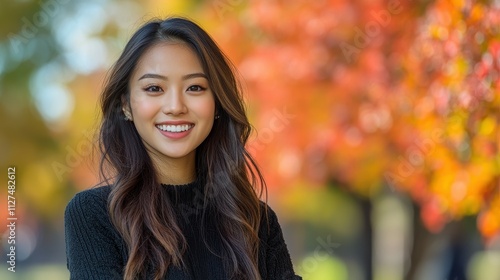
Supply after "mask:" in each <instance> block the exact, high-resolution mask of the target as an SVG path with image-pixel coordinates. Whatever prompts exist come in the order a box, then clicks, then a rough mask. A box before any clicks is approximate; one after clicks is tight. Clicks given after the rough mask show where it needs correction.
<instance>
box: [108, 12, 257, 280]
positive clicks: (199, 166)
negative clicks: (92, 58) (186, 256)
mask: <svg viewBox="0 0 500 280" xmlns="http://www.w3.org/2000/svg"><path fill="white" fill-rule="evenodd" d="M169 40H181V41H183V42H184V43H186V44H187V45H188V46H189V47H190V48H191V49H192V50H193V51H194V53H195V54H196V55H197V57H198V59H199V61H200V63H201V65H202V67H203V70H204V72H205V74H206V75H207V77H208V81H209V86H210V88H211V89H212V92H213V94H214V99H215V103H216V110H217V112H218V115H219V116H220V118H219V119H218V120H217V121H215V122H214V125H213V128H212V130H211V132H210V133H209V135H208V136H207V138H206V139H205V140H204V142H203V143H202V144H201V145H200V146H199V147H198V148H197V151H196V172H197V174H196V176H197V178H198V179H197V180H198V181H200V182H202V184H203V186H204V188H205V193H208V194H210V196H207V195H205V201H204V204H205V205H204V206H207V205H211V206H213V207H214V208H215V211H217V215H218V217H219V219H218V223H217V225H215V227H216V229H217V232H218V234H219V235H220V236H221V237H223V238H221V240H222V246H223V250H222V253H223V260H224V267H225V268H226V269H227V270H228V275H229V276H230V277H233V278H245V279H260V275H259V270H258V248H259V237H258V230H259V225H260V221H261V208H260V201H259V197H261V195H262V194H263V192H265V188H266V187H265V182H264V180H263V177H262V175H261V173H260V171H259V169H258V167H257V166H256V164H255V162H254V160H253V159H252V157H251V156H250V154H249V153H248V151H247V150H246V149H245V143H246V142H247V139H248V137H249V135H250V133H251V126H250V124H249V122H248V119H247V116H246V112H245V107H244V104H243V101H242V96H241V88H240V86H239V84H238V82H237V80H236V78H235V74H234V73H235V71H234V66H232V64H231V63H230V62H229V60H228V59H227V58H226V56H225V55H224V54H223V53H222V51H221V50H220V49H219V47H218V46H217V45H216V43H215V42H214V41H213V40H212V39H211V38H210V36H209V35H208V34H207V33H206V32H205V31H204V30H203V29H201V28H200V27H199V26H198V25H196V24H195V23H193V22H192V21H190V20H188V19H185V18H178V17H175V18H168V19H166V20H152V21H150V22H148V23H146V24H145V25H143V26H142V27H141V28H140V29H139V30H138V31H137V32H136V33H135V34H134V35H133V36H132V38H131V39H130V41H129V42H128V43H127V45H126V46H125V49H124V51H123V53H122V54H121V56H120V57H119V59H118V61H117V62H116V63H115V64H114V65H113V67H112V69H111V71H110V72H109V74H108V78H107V81H106V83H105V86H104V90H103V92H102V96H101V107H102V113H103V121H102V126H101V129H100V149H101V153H102V158H101V165H100V170H101V175H102V176H103V178H104V180H106V181H107V182H110V183H111V184H112V190H111V194H110V196H109V199H108V207H109V213H110V217H111V221H112V222H113V224H114V225H115V227H116V228H117V230H118V232H119V233H120V234H121V235H122V236H123V238H124V240H125V242H126V244H127V246H128V250H129V257H128V261H127V264H126V266H125V269H124V275H125V277H124V278H125V279H135V278H137V277H142V276H144V275H145V273H146V267H150V268H153V270H154V275H155V276H154V277H155V279H160V278H162V277H163V276H164V275H165V274H166V272H167V269H168V267H169V266H170V265H174V266H183V260H182V255H183V253H184V251H185V249H186V240H185V238H184V236H183V234H182V232H181V230H180V227H179V225H178V224H177V221H176V219H175V213H174V210H173V209H172V207H171V205H170V203H169V199H168V197H166V194H165V193H164V192H162V190H161V184H160V182H159V179H158V176H157V170H155V167H154V165H153V162H152V160H151V158H150V157H149V155H148V153H147V151H146V148H145V146H144V144H143V142H142V140H141V138H140V136H139V134H138V132H137V130H136V129H135V127H134V125H133V123H132V122H128V121H124V115H123V113H122V107H123V100H129V94H130V89H129V80H130V77H131V75H132V72H133V70H134V68H135V66H136V65H137V63H138V60H139V59H140V58H141V56H142V55H143V54H144V53H145V51H146V50H147V49H148V48H149V47H151V46H152V45H154V44H155V43H158V42H162V41H169ZM205 208H206V207H205ZM205 208H204V209H205Z"/></svg>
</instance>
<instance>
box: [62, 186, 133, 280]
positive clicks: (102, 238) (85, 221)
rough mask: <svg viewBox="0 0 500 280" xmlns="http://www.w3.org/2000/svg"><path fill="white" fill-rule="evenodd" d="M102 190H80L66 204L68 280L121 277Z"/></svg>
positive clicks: (119, 250)
mask: <svg viewBox="0 0 500 280" xmlns="http://www.w3.org/2000/svg"><path fill="white" fill-rule="evenodd" d="M102 190H103V188H97V189H91V190H87V191H83V192H80V193H78V194H77V195H76V196H75V197H74V198H73V199H72V200H71V201H70V202H69V203H68V205H67V206H66V211H65V213H64V224H65V237H66V257H67V266H68V270H69V272H70V279H72V280H73V279H75V280H80V279H123V275H122V268H123V266H124V264H123V260H122V254H121V248H120V245H119V243H118V242H117V238H116V237H117V236H116V234H117V233H115V232H114V227H113V226H112V224H111V222H110V220H109V216H108V214H107V198H106V197H105V196H103V195H102V193H103V191H102ZM100 194H101V195H100Z"/></svg>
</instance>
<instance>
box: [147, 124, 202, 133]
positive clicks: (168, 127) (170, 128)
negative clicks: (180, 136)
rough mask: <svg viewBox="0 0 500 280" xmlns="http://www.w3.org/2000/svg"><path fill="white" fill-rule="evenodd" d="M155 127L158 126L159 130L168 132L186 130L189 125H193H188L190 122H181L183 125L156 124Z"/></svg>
mask: <svg viewBox="0 0 500 280" xmlns="http://www.w3.org/2000/svg"><path fill="white" fill-rule="evenodd" d="M156 127H158V128H159V129H160V130H163V131H168V132H183V131H186V130H188V129H190V128H191V127H193V125H190V124H183V125H166V124H164V125H161V124H159V125H157V126H156Z"/></svg>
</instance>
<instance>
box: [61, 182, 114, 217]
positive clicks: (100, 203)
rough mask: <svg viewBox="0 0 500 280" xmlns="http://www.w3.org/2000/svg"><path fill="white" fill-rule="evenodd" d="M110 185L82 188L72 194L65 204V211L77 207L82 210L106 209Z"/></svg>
mask: <svg viewBox="0 0 500 280" xmlns="http://www.w3.org/2000/svg"><path fill="white" fill-rule="evenodd" d="M110 192H111V187H110V186H99V187H94V188H91V189H87V190H83V191H80V192H78V193H77V194H75V195H74V196H73V198H72V199H71V200H70V201H69V203H68V205H67V206H66V211H68V210H71V209H74V208H79V209H82V210H84V211H85V210H87V209H88V210H89V211H96V210H102V209H106V207H107V201H108V196H109V194H110Z"/></svg>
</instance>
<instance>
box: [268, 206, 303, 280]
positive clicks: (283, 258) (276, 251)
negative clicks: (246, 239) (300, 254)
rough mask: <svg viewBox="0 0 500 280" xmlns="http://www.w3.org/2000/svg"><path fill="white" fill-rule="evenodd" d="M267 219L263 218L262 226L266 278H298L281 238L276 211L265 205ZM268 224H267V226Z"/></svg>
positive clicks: (294, 279)
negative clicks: (263, 231) (265, 236)
mask: <svg viewBox="0 0 500 280" xmlns="http://www.w3.org/2000/svg"><path fill="white" fill-rule="evenodd" d="M267 214H268V216H267V219H264V221H263V222H264V225H265V226H264V228H265V229H267V230H266V233H265V234H264V235H267V238H266V239H265V240H264V244H262V245H263V247H264V249H265V266H266V274H267V276H266V278H265V279H276V280H278V279H279V280H300V279H302V278H301V277H300V276H298V275H295V272H294V270H293V265H292V260H291V258H290V253H289V252H288V248H287V246H286V243H285V240H284V238H283V232H282V231H281V227H280V224H279V222H278V217H277V216H276V213H275V212H274V211H273V210H272V209H271V208H270V207H269V206H267ZM267 225H268V226H267Z"/></svg>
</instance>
